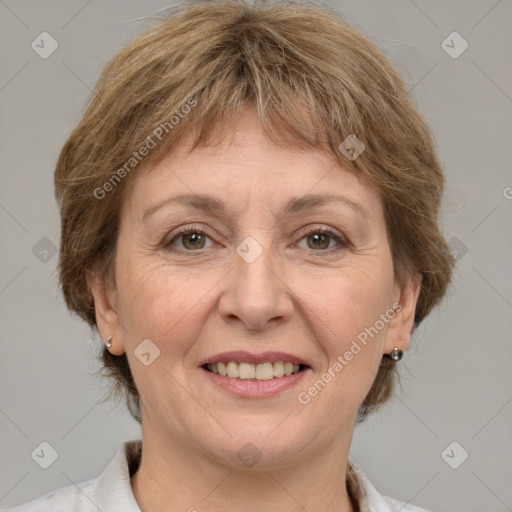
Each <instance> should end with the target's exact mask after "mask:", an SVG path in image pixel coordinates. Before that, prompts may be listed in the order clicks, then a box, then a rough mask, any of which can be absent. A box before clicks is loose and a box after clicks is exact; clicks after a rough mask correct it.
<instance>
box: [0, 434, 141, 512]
mask: <svg viewBox="0 0 512 512" xmlns="http://www.w3.org/2000/svg"><path fill="white" fill-rule="evenodd" d="M141 447H142V444H141V441H140V440H134V441H126V442H124V443H122V444H121V446H120V447H119V448H118V451H117V453H116V455H115V457H114V459H113V460H112V461H111V462H110V464H109V465H108V466H107V468H106V469H105V470H104V471H103V473H102V474H101V475H100V476H98V477H97V478H93V479H90V480H87V481H85V482H82V483H79V484H76V485H75V484H73V485H69V486H67V487H61V488H59V489H56V490H54V491H50V492H47V493H46V494H43V495H42V496H41V497H39V498H36V499H35V500H32V501H28V502H27V503H24V504H22V505H18V506H17V507H14V508H10V509H2V510H0V512H98V511H102V512H119V510H123V512H140V508H139V507H138V505H137V502H136V501H135V497H134V496H133V492H132V488H131V484H130V475H131V471H132V470H135V468H136V467H137V466H138V464H139V463H140V456H141V449H142V448H141Z"/></svg>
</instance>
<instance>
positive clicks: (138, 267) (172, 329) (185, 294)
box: [118, 257, 208, 355]
mask: <svg viewBox="0 0 512 512" xmlns="http://www.w3.org/2000/svg"><path fill="white" fill-rule="evenodd" d="M118 289H119V296H120V297H122V300H121V303H120V304H119V308H118V311H119V316H120V321H121V322H124V326H126V329H125V331H126V332H127V333H128V337H129V340H128V341H129V344H130V345H132V346H133V344H137V343H139V342H140V341H141V340H142V339H146V338H149V339H151V340H152V341H154V343H155V344H156V345H157V346H158V347H160V348H161V349H162V348H164V347H168V346H169V343H166V340H170V339H172V351H173V353H174V354H176V353H178V352H182V351H183V350H186V348H187V339H188V340H190V339H193V337H194V336H193V335H194V332H193V331H194V326H197V328H199V327H200V326H199V323H198V322H191V319H192V317H193V316H194V311H195V308H196V307H197V306H198V304H199V303H200V301H201V298H202V296H203V295H204V294H205V290H206V289H208V288H207V287H206V286H205V283H204V282H201V285H200V286H199V284H198V283H197V279H196V278H194V276H193V275H191V274H190V273H188V272H185V271H175V270H173V271H170V270H169V268H168V267H166V266H165V265H163V264H162V263H161V262H159V261H154V258H135V257H133V258H131V259H130V260H127V261H125V262H120V265H119V281H118ZM184 331H186V333H185V332H184ZM185 334H187V335H186V336H185ZM188 343H189V342H188ZM164 352H167V348H166V350H163V351H162V355H164Z"/></svg>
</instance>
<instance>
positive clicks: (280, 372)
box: [206, 361, 300, 380]
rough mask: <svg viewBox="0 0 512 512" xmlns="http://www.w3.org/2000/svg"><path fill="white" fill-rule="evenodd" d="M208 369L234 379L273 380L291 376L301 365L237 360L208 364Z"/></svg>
mask: <svg viewBox="0 0 512 512" xmlns="http://www.w3.org/2000/svg"><path fill="white" fill-rule="evenodd" d="M206 367H207V368H208V370H210V371H211V372H213V373H218V374H219V375H222V376H223V377H231V378H232V379H237V378H238V379H241V380H248V379H256V380H272V379H273V378H276V377H284V376H285V375H286V376H287V377H289V376H290V375H293V374H295V373H297V372H298V371H299V368H300V365H298V364H293V363H290V362H287V363H284V362H283V361H276V362H275V363H270V362H269V363H261V364H252V363H237V362H236V361H228V362H227V363H217V364H208V365H206Z"/></svg>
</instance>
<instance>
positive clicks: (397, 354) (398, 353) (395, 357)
mask: <svg viewBox="0 0 512 512" xmlns="http://www.w3.org/2000/svg"><path fill="white" fill-rule="evenodd" d="M403 355H404V353H403V352H402V351H401V350H398V348H397V347H395V348H394V349H393V350H392V351H391V352H390V354H389V357H391V359H393V361H395V362H396V361H400V359H402V356H403Z"/></svg>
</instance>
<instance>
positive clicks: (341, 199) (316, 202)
mask: <svg viewBox="0 0 512 512" xmlns="http://www.w3.org/2000/svg"><path fill="white" fill-rule="evenodd" d="M174 203H178V204H184V205H186V206H190V207H192V208H195V209H197V210H201V211H204V212H208V211H209V212H213V213H214V214H216V215H219V216H226V206H225V205H224V203H223V202H222V201H220V200H219V199H217V198H215V197H213V196H210V195H207V194H180V195H177V196H172V197H169V198H167V199H164V200H163V201H160V202H158V203H156V204H154V205H153V206H150V207H149V208H147V209H146V210H145V211H144V214H143V216H142V220H143V221H145V220H146V219H147V218H148V217H149V216H150V215H152V214H153V213H155V212H156V211H157V210H159V209H160V208H162V207H163V206H167V205H169V204H174ZM330 203H341V204H344V205H345V206H348V207H349V208H351V209H352V210H353V211H354V212H355V213H356V214H357V215H358V216H359V217H361V218H362V219H363V220H365V221H368V220H369V219H370V213H369V211H368V210H367V209H366V208H365V207H364V206H363V205H362V204H360V203H357V202H355V201H353V200H352V199H350V198H348V197H346V196H340V195H335V194H314V195H307V196H303V197H296V198H293V199H290V201H289V202H288V204H287V205H286V208H285V209H284V211H283V216H286V215H294V214H298V213H300V212H303V211H306V210H311V209H313V208H316V207H319V206H323V205H327V204H330Z"/></svg>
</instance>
